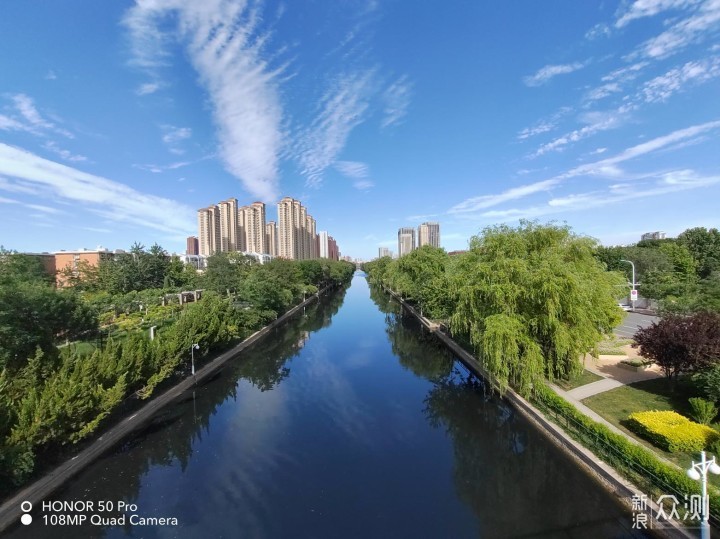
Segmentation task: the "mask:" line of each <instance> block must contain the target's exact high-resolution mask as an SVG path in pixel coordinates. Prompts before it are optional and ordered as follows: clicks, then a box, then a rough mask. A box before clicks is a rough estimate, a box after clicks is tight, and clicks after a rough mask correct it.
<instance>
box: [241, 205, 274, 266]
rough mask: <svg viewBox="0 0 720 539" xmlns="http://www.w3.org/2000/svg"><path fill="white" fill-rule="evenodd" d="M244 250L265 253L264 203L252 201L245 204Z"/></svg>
mask: <svg viewBox="0 0 720 539" xmlns="http://www.w3.org/2000/svg"><path fill="white" fill-rule="evenodd" d="M244 210H245V238H246V243H247V245H246V250H247V251H248V252H251V253H260V254H267V253H268V251H267V247H266V246H265V234H266V230H265V204H264V203H262V202H253V203H252V204H250V205H249V206H245V208H244Z"/></svg>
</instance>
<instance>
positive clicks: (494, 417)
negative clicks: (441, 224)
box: [7, 273, 631, 539]
mask: <svg viewBox="0 0 720 539" xmlns="http://www.w3.org/2000/svg"><path fill="white" fill-rule="evenodd" d="M51 498H52V501H56V502H57V501H69V502H74V503H75V502H83V501H84V502H92V504H93V507H92V508H91V509H85V510H82V511H77V512H68V511H58V512H55V513H52V512H49V511H42V512H40V511H38V510H37V508H36V509H35V510H34V511H33V515H34V521H33V522H32V523H31V524H30V525H28V526H17V527H15V528H14V529H12V530H11V531H9V532H8V533H7V536H8V537H11V538H32V539H42V538H46V537H47V538H51V537H52V538H65V537H67V538H76V537H107V538H120V537H143V538H170V537H179V538H185V537H191V538H195V537H197V538H203V539H211V538H216V537H227V538H305V537H308V538H309V537H318V538H336V537H337V538H355V537H357V538H375V537H392V538H404V537H408V538H411V537H412V538H425V537H428V538H435V537H437V538H464V537H529V536H532V537H583V538H587V537H618V536H625V535H626V534H627V529H628V528H629V527H630V524H631V515H630V514H628V513H626V512H625V510H624V509H623V508H622V507H620V505H619V504H618V503H617V502H616V500H614V499H613V498H612V496H610V495H608V494H607V493H606V492H605V491H604V490H602V489H601V488H600V487H599V486H598V484H597V483H596V482H595V480H594V479H593V478H591V477H590V476H588V475H587V474H586V473H584V472H583V471H582V470H580V469H579V468H578V467H577V466H576V465H575V464H574V463H573V462H572V461H570V460H569V459H568V458H567V457H566V456H565V455H564V454H563V453H562V452H561V451H559V450H558V449H557V448H556V447H555V446H554V445H553V444H552V443H551V442H549V441H548V440H547V439H546V438H545V437H544V436H543V435H542V434H541V433H540V432H539V431H538V430H537V429H536V428H535V427H534V426H533V425H531V424H530V423H528V422H527V421H526V420H525V419H524V418H523V417H522V416H521V415H520V414H519V413H517V412H515V410H514V409H513V408H512V407H510V406H509V405H508V404H507V403H505V402H504V401H503V400H502V399H500V398H498V397H497V396H495V395H492V394H490V393H488V392H486V391H485V388H484V386H483V384H482V383H480V382H479V381H477V380H475V379H473V378H472V377H470V376H469V375H468V373H467V372H466V371H465V370H464V369H463V367H462V366H461V364H459V362H457V361H455V359H454V358H453V356H452V355H451V354H450V353H449V352H448V351H447V350H446V349H444V348H443V347H442V346H441V345H439V344H438V343H437V342H436V341H435V339H434V338H433V337H432V335H431V334H428V333H425V332H423V330H422V329H421V328H420V327H419V325H418V324H417V322H416V321H414V320H413V319H411V318H410V317H409V316H405V315H402V314H401V311H400V309H399V306H398V304H397V303H396V302H395V301H394V300H392V299H390V298H388V297H387V296H386V295H384V294H382V293H380V292H378V291H376V290H371V289H370V287H369V286H368V284H367V282H366V280H365V278H364V276H363V275H362V274H359V273H358V274H356V275H355V277H354V278H353V281H352V285H351V286H350V288H348V289H347V291H346V292H340V293H338V294H336V295H334V296H331V297H327V298H323V299H322V300H321V301H320V302H319V303H317V304H315V305H312V306H310V307H308V308H307V309H306V312H305V313H304V314H303V315H300V316H298V317H296V318H294V319H293V320H291V321H290V322H289V323H287V324H286V325H284V326H282V327H280V328H278V329H276V330H274V331H273V332H272V333H271V334H270V335H269V336H268V337H267V338H265V339H264V340H262V341H260V342H259V343H258V344H256V345H255V346H254V347H253V348H252V349H250V350H246V351H244V352H242V353H241V355H240V356H239V357H238V358H237V359H236V360H233V361H231V362H230V363H229V364H228V365H227V366H226V367H225V368H224V370H222V371H221V372H220V373H219V375H218V376H216V377H215V378H213V379H212V380H211V381H209V382H208V383H206V384H204V385H203V386H201V387H198V388H197V389H196V390H195V391H191V392H189V393H188V394H186V395H185V397H184V399H183V400H181V401H179V402H178V403H177V404H175V405H173V406H170V407H168V408H167V409H166V410H165V411H164V412H163V413H162V414H161V415H159V416H158V417H157V418H156V419H155V421H154V422H153V423H152V424H151V425H150V426H149V427H148V428H146V429H145V430H144V431H142V432H140V433H138V434H137V435H136V436H134V437H133V438H132V439H129V440H127V441H126V442H125V443H124V444H123V445H121V446H119V447H117V448H116V449H114V450H113V451H111V452H110V453H108V454H107V455H105V456H104V457H103V458H101V459H100V460H98V461H96V462H95V463H94V464H93V465H91V466H89V467H88V468H86V469H85V470H84V471H83V472H82V473H81V474H79V475H78V476H77V477H76V478H75V479H73V480H72V481H71V482H70V483H69V484H68V485H67V486H66V487H65V488H64V489H62V490H61V491H59V492H57V493H56V494H54V495H53V496H52V497H51ZM48 501H50V500H48ZM101 502H103V503H104V508H103V510H100V504H101ZM120 502H122V503H125V504H132V506H130V508H129V509H128V507H127V506H126V508H125V509H126V510H124V511H120V512H118V511H117V507H118V504H119V503H120ZM108 504H112V509H113V510H111V511H106V510H105V509H107V508H108ZM76 508H77V507H76ZM62 515H68V516H72V517H74V518H76V519H77V518H78V516H79V515H84V516H85V518H86V520H85V522H83V524H82V525H77V524H76V522H77V520H73V521H72V523H73V524H72V525H67V522H68V521H65V522H66V525H64V526H63V525H60V521H59V520H58V517H59V516H62ZM93 515H95V516H93ZM132 515H135V516H132ZM53 516H54V517H56V518H55V519H54V522H53V519H52V517H53ZM48 517H51V518H50V519H49V520H47V521H45V519H46V518H48ZM131 517H132V518H131ZM91 518H92V519H94V520H95V522H98V520H99V519H117V520H102V521H101V522H102V524H91V523H90V519H91ZM142 518H167V519H170V520H169V521H167V522H166V523H165V524H164V525H162V524H158V523H157V522H158V521H155V524H152V522H153V521H150V522H151V524H150V525H141V524H138V522H140V519H142ZM172 519H177V523H175V522H174V521H173V520H172Z"/></svg>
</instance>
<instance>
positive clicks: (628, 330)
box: [615, 313, 660, 339]
mask: <svg viewBox="0 0 720 539" xmlns="http://www.w3.org/2000/svg"><path fill="white" fill-rule="evenodd" d="M658 320H660V317H658V316H650V315H649V314H639V313H627V316H626V317H625V320H623V322H622V324H620V325H619V326H618V327H616V328H615V335H617V336H619V337H624V338H626V339H631V338H632V336H633V335H635V332H636V331H637V330H638V328H639V327H641V328H644V327H647V326H649V325H650V324H652V323H653V322H657V321H658Z"/></svg>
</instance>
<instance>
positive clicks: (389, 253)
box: [378, 247, 392, 258]
mask: <svg viewBox="0 0 720 539" xmlns="http://www.w3.org/2000/svg"><path fill="white" fill-rule="evenodd" d="M384 256H392V251H391V250H390V249H389V248H387V247H379V248H378V258H382V257H384Z"/></svg>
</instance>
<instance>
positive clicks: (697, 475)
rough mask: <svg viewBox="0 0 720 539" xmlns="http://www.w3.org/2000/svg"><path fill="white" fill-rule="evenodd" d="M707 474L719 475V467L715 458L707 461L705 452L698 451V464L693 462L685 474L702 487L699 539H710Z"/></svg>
mask: <svg viewBox="0 0 720 539" xmlns="http://www.w3.org/2000/svg"><path fill="white" fill-rule="evenodd" d="M708 472H710V473H714V474H716V475H720V466H718V464H717V462H715V457H713V458H711V459H710V460H707V459H706V458H705V451H700V462H695V461H693V463H692V465H691V466H690V469H689V470H688V471H687V474H688V477H689V478H690V479H694V480H695V481H698V480H700V481H701V485H702V490H701V492H702V500H700V504H701V506H702V511H701V514H700V518H701V519H702V523H701V528H700V537H701V538H702V539H710V522H709V521H708V519H709V518H710V515H709V513H710V511H709V507H708V505H709V504H708V497H707V474H708Z"/></svg>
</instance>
